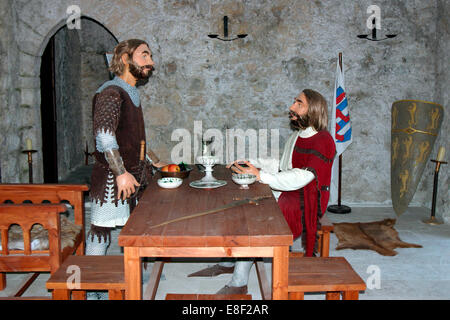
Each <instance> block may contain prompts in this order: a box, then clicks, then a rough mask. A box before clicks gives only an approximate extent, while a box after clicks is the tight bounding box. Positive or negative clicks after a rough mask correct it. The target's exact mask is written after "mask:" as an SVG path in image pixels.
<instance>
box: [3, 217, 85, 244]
mask: <svg viewBox="0 0 450 320" xmlns="http://www.w3.org/2000/svg"><path fill="white" fill-rule="evenodd" d="M80 231H81V226H78V225H76V224H74V223H73V222H72V221H70V220H68V219H67V218H66V217H64V216H61V248H62V249H63V248H65V247H67V246H70V247H72V246H73V245H74V243H75V238H76V237H77V235H78V234H79V233H80ZM22 232H23V231H22V228H21V227H20V226H19V225H16V224H15V225H12V226H11V227H10V228H9V231H8V248H9V250H24V243H23V233H22ZM0 250H1V244H0ZM31 250H48V231H47V230H46V229H44V228H43V227H42V226H41V225H40V224H35V225H34V226H33V227H32V228H31Z"/></svg>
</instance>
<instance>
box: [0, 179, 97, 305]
mask: <svg viewBox="0 0 450 320" xmlns="http://www.w3.org/2000/svg"><path fill="white" fill-rule="evenodd" d="M87 190H89V187H88V186H87V185H68V184H0V206H1V207H2V209H0V210H2V211H1V212H0V229H1V230H2V237H3V238H2V243H3V246H2V250H1V251H0V290H3V289H4V288H5V287H6V274H5V273H6V272H50V273H53V272H55V271H56V270H57V269H58V268H59V266H60V265H61V263H62V262H63V261H64V259H65V258H66V257H67V256H69V255H72V254H73V253H74V252H76V254H77V255H83V254H84V240H85V235H84V232H85V231H84V195H83V192H85V191H87ZM8 201H9V202H12V203H13V204H15V205H7V204H4V203H5V202H8ZM24 201H30V202H31V203H32V204H22V203H23V202H24ZM45 201H47V202H50V203H52V204H59V203H61V202H62V201H67V202H69V203H70V204H71V205H72V206H73V210H74V223H75V224H76V225H79V226H81V232H80V233H79V234H78V236H77V238H76V239H75V243H74V245H73V246H72V247H66V248H60V247H59V246H60V242H61V232H60V224H59V212H64V211H67V207H66V206H65V205H57V206H55V205H53V208H59V209H50V208H51V207H52V205H50V206H49V205H47V206H45V205H41V204H42V202H45ZM37 204H39V206H35V205H37ZM13 207H15V208H14V209H13ZM11 210H13V211H11ZM55 210H56V211H55ZM6 212H13V214H12V215H11V214H9V215H8V221H6V217H7V215H4V214H3V213H6ZM39 212H40V213H39ZM56 217H58V219H56ZM12 224H18V225H19V226H20V227H21V228H22V231H23V235H24V249H25V250H14V251H9V250H8V245H7V243H8V239H7V237H8V229H9V227H10V226H11V225H12ZM34 224H41V225H42V226H44V228H46V227H45V226H48V227H50V228H51V230H50V229H49V230H48V231H49V250H41V251H34V250H30V243H29V237H28V235H29V230H30V228H31V227H32V226H33V225H34ZM5 244H6V245H5ZM37 276H38V274H36V273H34V274H33V275H32V276H31V278H30V279H29V280H28V281H26V282H25V285H24V286H22V288H20V290H19V291H17V293H16V294H14V296H15V297H19V296H21V295H22V294H23V292H24V291H25V290H26V289H27V288H28V286H29V285H31V283H32V282H33V280H34V279H35V278H36V277H37Z"/></svg>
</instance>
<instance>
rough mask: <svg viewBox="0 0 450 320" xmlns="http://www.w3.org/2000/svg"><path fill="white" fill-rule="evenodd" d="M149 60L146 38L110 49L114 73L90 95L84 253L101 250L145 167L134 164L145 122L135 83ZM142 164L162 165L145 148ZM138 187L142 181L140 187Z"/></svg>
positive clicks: (147, 70)
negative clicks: (91, 161) (91, 153)
mask: <svg viewBox="0 0 450 320" xmlns="http://www.w3.org/2000/svg"><path fill="white" fill-rule="evenodd" d="M153 69H154V62H153V60H152V55H151V51H150V49H149V47H148V45H147V43H146V42H145V41H143V40H138V39H130V40H126V41H122V42H120V43H119V44H118V45H117V46H116V48H115V49H114V56H113V58H112V62H111V68H110V70H111V71H112V72H113V73H114V74H115V78H114V79H113V80H111V81H107V82H106V83H104V84H103V85H102V86H101V87H100V88H99V89H98V90H97V92H96V94H95V96H94V98H93V109H92V110H93V112H92V113H93V132H94V138H95V145H96V150H95V152H94V157H95V164H94V168H93V171H92V179H91V191H90V196H91V199H92V214H91V229H90V231H89V233H88V237H87V240H86V254H87V255H105V254H106V250H107V247H108V245H109V241H110V240H111V230H112V229H113V228H115V227H117V226H123V225H124V224H125V223H126V222H127V220H128V217H129V216H130V206H131V209H133V203H131V201H130V197H131V196H132V195H133V193H134V192H135V191H136V188H139V187H140V186H141V185H140V183H139V182H138V181H137V180H139V179H140V177H141V172H142V170H144V169H143V168H142V165H140V163H139V153H140V142H141V140H144V141H145V125H144V118H143V114H142V108H141V104H140V98H139V91H138V90H137V88H136V83H137V81H139V80H146V79H148V78H149V77H150V76H151V74H152V70H153ZM147 153H148V155H147V159H148V160H149V161H148V162H146V163H145V167H146V173H147V174H146V175H145V176H144V179H143V180H144V181H143V184H144V185H145V184H146V183H147V182H148V179H149V173H150V170H149V169H150V168H149V167H150V164H152V165H154V166H157V167H160V166H163V165H165V164H164V163H162V162H160V161H159V159H158V158H157V157H156V155H155V154H154V153H153V152H152V151H151V150H148V152H147ZM142 187H143V186H142Z"/></svg>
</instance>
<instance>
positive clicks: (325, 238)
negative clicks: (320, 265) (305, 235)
mask: <svg viewBox="0 0 450 320" xmlns="http://www.w3.org/2000/svg"><path fill="white" fill-rule="evenodd" d="M321 240H322V241H321V249H320V256H321V257H329V256H330V233H329V232H324V233H323V234H322V239H321Z"/></svg>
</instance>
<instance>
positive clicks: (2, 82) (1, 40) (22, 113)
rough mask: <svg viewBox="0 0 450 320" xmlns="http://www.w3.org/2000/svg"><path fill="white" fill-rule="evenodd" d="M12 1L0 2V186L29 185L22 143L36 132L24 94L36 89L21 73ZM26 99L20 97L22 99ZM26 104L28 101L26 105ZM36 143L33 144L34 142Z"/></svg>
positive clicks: (31, 80) (27, 96)
mask: <svg viewBox="0 0 450 320" xmlns="http://www.w3.org/2000/svg"><path fill="white" fill-rule="evenodd" d="M12 2H13V1H9V0H8V1H1V2H0V12H2V15H1V16H0V150H1V152H0V166H1V181H2V182H20V181H28V164H27V156H26V155H24V154H22V153H21V151H22V150H24V149H25V139H27V138H33V137H34V133H35V131H33V130H32V127H33V126H34V123H33V119H30V113H32V110H31V109H32V106H31V105H30V104H29V103H28V102H29V100H28V99H27V98H29V95H27V91H28V89H29V88H30V87H34V86H35V85H36V81H35V79H33V78H29V77H23V76H22V74H21V73H20V70H21V66H20V61H19V60H18V59H17V57H18V55H19V49H18V46H17V42H16V41H17V40H16V34H15V20H16V12H15V11H14V9H13V8H12ZM22 94H23V95H24V96H25V97H24V96H23V95H22ZM27 100H28V101H27ZM35 142H36V141H35Z"/></svg>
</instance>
